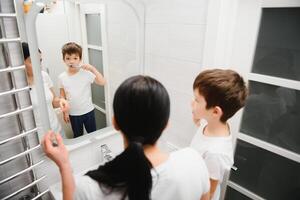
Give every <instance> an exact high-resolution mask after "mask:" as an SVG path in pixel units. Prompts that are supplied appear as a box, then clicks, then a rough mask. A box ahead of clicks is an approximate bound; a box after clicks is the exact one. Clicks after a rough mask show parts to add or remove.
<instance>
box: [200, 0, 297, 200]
mask: <svg viewBox="0 0 300 200" xmlns="http://www.w3.org/2000/svg"><path fill="white" fill-rule="evenodd" d="M299 6H300V1H299V0H226V1H223V0H213V1H209V5H208V15H207V29H206V36H205V43H204V53H203V66H204V67H203V68H204V69H209V68H216V67H218V68H226V69H233V70H236V71H238V72H239V73H240V74H241V75H242V76H243V77H244V78H245V81H247V82H248V81H251V80H253V81H258V82H262V83H269V84H273V85H278V86H283V87H287V88H292V89H297V90H300V83H299V81H293V80H287V79H283V78H277V77H270V76H264V75H260V74H254V73H250V72H251V67H252V62H253V59H254V53H255V48H256V41H257V37H258V31H259V25H260V19H261V14H262V8H268V7H299ZM242 111H243V110H241V111H239V112H238V113H237V114H236V115H235V116H234V117H233V118H232V119H231V120H230V124H231V131H232V132H233V133H237V134H235V135H234V145H235V144H236V140H237V138H239V139H241V140H243V141H246V142H248V143H251V144H255V146H258V147H261V148H263V149H266V150H269V151H271V152H273V153H275V154H278V155H281V156H284V157H286V158H288V159H291V160H294V161H296V162H300V155H299V154H296V153H294V152H291V151H288V150H286V149H283V148H280V147H278V146H275V145H272V144H269V143H267V142H264V141H262V140H259V139H256V138H252V137H250V136H248V135H245V134H242V133H240V132H239V128H240V124H241V117H242ZM228 178H229V176H228V175H227V176H226V180H225V181H224V184H222V193H221V199H224V198H225V191H226V186H227V185H229V186H230V187H231V188H234V189H235V190H237V191H238V192H240V193H242V194H244V195H246V196H248V197H250V198H252V199H259V200H260V199H262V198H261V197H259V196H257V195H256V194H254V193H252V192H251V191H248V190H247V189H245V188H242V187H241V186H239V185H237V184H234V183H232V182H230V181H228Z"/></svg>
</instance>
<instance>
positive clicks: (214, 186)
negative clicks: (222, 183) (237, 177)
mask: <svg viewBox="0 0 300 200" xmlns="http://www.w3.org/2000/svg"><path fill="white" fill-rule="evenodd" d="M209 181H210V190H209V199H212V198H213V196H214V194H215V191H216V189H217V186H218V182H219V180H214V179H211V178H210V179H209Z"/></svg>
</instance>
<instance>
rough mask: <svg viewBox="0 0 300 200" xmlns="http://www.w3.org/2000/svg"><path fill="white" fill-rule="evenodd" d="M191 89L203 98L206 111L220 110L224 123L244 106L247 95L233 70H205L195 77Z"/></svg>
mask: <svg viewBox="0 0 300 200" xmlns="http://www.w3.org/2000/svg"><path fill="white" fill-rule="evenodd" d="M193 89H194V90H197V91H198V92H199V94H200V95H202V96H203V97H204V98H205V101H206V103H207V105H206V109H209V108H212V107H214V106H219V107H220V108H221V109H222V111H223V115H222V116H221V118H220V121H221V122H224V123H225V122H226V121H227V120H228V119H229V118H230V117H232V116H233V115H234V114H235V113H236V112H237V111H238V110H239V109H240V108H242V107H243V106H244V105H245V101H246V98H247V95H248V90H247V87H246V84H245V82H244V79H243V78H242V77H241V76H240V75H239V74H238V73H237V72H235V71H233V70H223V69H212V70H205V71H203V72H201V73H200V74H199V75H198V76H197V77H196V79H195V81H194V84H193Z"/></svg>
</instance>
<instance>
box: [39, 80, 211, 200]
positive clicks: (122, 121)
mask: <svg viewBox="0 0 300 200" xmlns="http://www.w3.org/2000/svg"><path fill="white" fill-rule="evenodd" d="M113 110H114V117H113V125H114V127H115V129H116V130H119V131H120V132H121V134H122V136H123V139H124V145H125V150H124V151H123V152H122V153H121V154H120V155H118V156H117V157H116V158H114V159H113V160H112V161H110V162H107V163H106V164H105V165H101V166H99V168H98V169H96V170H92V171H89V172H88V173H87V174H86V175H85V176H83V177H81V178H79V179H78V180H76V184H75V181H74V178H73V175H72V170H71V166H70V162H69V160H68V152H67V150H66V148H65V146H64V144H63V143H62V139H61V137H60V135H57V134H55V133H53V132H48V133H47V134H46V135H45V137H44V139H43V142H42V144H43V147H44V151H45V153H46V155H47V156H48V157H49V158H50V159H52V160H53V161H54V162H55V163H56V164H57V165H58V167H59V169H60V173H61V178H62V188H63V198H64V200H71V199H89V200H93V199H111V200H117V199H129V200H149V199H153V200H158V199H163V200H174V199H176V200H180V199H188V200H199V199H201V200H205V199H208V191H209V179H208V172H207V169H206V167H205V164H204V161H203V160H202V158H201V157H200V156H199V155H198V153H197V152H196V151H194V150H192V149H190V148H186V149H181V150H178V151H176V152H173V153H171V154H167V153H164V152H162V151H161V150H160V148H159V147H158V146H157V140H158V139H159V137H160V136H161V133H162V131H163V130H164V129H165V128H166V126H167V123H168V120H169V113H170V100H169V95H168V93H167V91H166V89H165V88H164V87H163V86H162V85H161V83H159V82H158V81H156V80H155V79H153V78H151V77H148V76H134V77H131V78H129V79H127V80H126V81H125V82H123V83H122V84H121V86H120V87H119V88H118V89H117V91H116V93H115V97H114V102H113ZM53 136H56V139H57V143H58V146H55V147H54V146H53V145H52V143H51V140H50V138H51V137H53Z"/></svg>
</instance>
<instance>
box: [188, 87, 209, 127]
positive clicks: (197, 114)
mask: <svg viewBox="0 0 300 200" xmlns="http://www.w3.org/2000/svg"><path fill="white" fill-rule="evenodd" d="M206 104H207V103H206V100H205V98H204V96H202V95H201V94H199V92H198V90H197V89H196V90H194V99H193V100H192V104H191V106H192V113H193V118H194V120H197V121H199V120H201V119H206V120H207V119H208V117H209V116H210V109H207V108H206Z"/></svg>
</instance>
